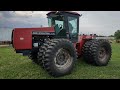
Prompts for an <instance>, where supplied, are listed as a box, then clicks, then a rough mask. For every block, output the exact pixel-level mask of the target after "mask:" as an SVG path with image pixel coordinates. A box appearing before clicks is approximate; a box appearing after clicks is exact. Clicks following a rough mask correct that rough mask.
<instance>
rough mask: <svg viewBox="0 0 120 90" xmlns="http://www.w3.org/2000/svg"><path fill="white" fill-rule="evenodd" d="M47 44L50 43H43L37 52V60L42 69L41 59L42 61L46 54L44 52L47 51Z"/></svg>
mask: <svg viewBox="0 0 120 90" xmlns="http://www.w3.org/2000/svg"><path fill="white" fill-rule="evenodd" d="M49 43H50V41H47V42H45V43H44V44H43V45H42V46H41V47H40V48H39V51H38V56H37V59H38V63H39V65H41V66H42V68H44V65H43V59H44V55H45V52H46V50H47V47H48V45H49Z"/></svg>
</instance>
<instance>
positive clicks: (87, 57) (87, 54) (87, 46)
mask: <svg viewBox="0 0 120 90" xmlns="http://www.w3.org/2000/svg"><path fill="white" fill-rule="evenodd" d="M92 42H93V40H89V41H87V42H86V43H85V44H84V46H83V48H82V55H83V59H84V60H85V62H86V63H88V64H92V63H93V59H90V58H91V53H92V52H91V48H90V47H91V44H92Z"/></svg>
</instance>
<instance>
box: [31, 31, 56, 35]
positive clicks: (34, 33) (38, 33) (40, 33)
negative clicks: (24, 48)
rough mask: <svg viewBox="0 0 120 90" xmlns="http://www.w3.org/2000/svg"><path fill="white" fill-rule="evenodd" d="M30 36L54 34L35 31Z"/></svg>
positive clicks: (52, 33)
mask: <svg viewBox="0 0 120 90" xmlns="http://www.w3.org/2000/svg"><path fill="white" fill-rule="evenodd" d="M32 34H33V35H55V33H54V32H38V31H37V32H36V31H34V32H32Z"/></svg>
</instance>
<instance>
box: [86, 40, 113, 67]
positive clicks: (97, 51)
mask: <svg viewBox="0 0 120 90" xmlns="http://www.w3.org/2000/svg"><path fill="white" fill-rule="evenodd" d="M90 42H91V46H90V47H89V51H87V52H88V57H87V59H88V60H90V61H92V62H93V64H94V65H96V66H106V65H107V64H108V62H109V61H110V59H111V54H112V49H111V45H110V43H109V41H108V40H92V41H90Z"/></svg>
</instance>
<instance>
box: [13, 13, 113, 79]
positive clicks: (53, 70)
mask: <svg viewBox="0 0 120 90" xmlns="http://www.w3.org/2000/svg"><path fill="white" fill-rule="evenodd" d="M80 16H81V15H80V14H78V13H75V12H65V11H59V12H55V11H52V12H49V13H48V14H47V18H48V24H49V27H41V28H15V29H14V30H13V31H12V43H13V47H14V48H15V51H16V53H22V54H23V55H27V56H29V58H30V59H31V60H32V61H33V62H35V63H36V64H38V65H41V66H42V67H43V68H44V69H45V70H46V71H48V73H49V74H50V75H52V76H55V77H58V76H62V75H66V74H70V73H71V72H72V70H73V67H74V64H75V61H76V60H77V58H78V57H80V56H83V58H84V60H85V61H86V62H87V63H90V64H93V65H96V66H106V65H107V64H108V62H109V60H110V58H111V51H112V50H111V45H110V43H109V41H108V40H105V39H104V40H103V39H96V35H79V17H80Z"/></svg>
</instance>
